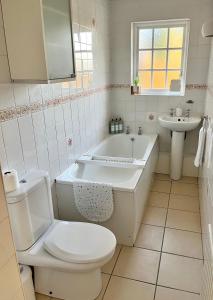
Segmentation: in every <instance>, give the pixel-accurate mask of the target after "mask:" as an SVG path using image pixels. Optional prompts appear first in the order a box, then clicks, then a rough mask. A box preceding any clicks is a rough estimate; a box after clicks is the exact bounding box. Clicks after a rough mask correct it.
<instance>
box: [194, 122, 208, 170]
mask: <svg viewBox="0 0 213 300" xmlns="http://www.w3.org/2000/svg"><path fill="white" fill-rule="evenodd" d="M205 140H206V128H205V126H203V127H202V128H201V129H200V132H199V139H198V147H197V154H196V157H195V160H194V165H195V167H197V168H199V167H200V166H201V165H202V162H203V153H204V145H205Z"/></svg>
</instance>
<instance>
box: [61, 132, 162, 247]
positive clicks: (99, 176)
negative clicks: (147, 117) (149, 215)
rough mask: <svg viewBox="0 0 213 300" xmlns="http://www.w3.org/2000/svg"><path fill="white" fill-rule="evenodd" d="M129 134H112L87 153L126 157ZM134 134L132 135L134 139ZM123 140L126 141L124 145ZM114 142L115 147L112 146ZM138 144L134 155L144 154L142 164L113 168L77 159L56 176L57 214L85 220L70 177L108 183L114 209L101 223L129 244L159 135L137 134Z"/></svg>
mask: <svg viewBox="0 0 213 300" xmlns="http://www.w3.org/2000/svg"><path fill="white" fill-rule="evenodd" d="M131 137H132V136H130V135H128V136H126V135H118V136H112V137H110V138H109V139H107V140H105V141H104V142H103V143H101V144H100V145H99V146H98V147H96V148H95V149H92V150H91V152H89V153H91V154H93V153H94V154H96V155H104V156H106V155H108V154H109V155H110V156H112V155H113V156H114V157H116V156H115V155H117V157H122V155H125V157H128V156H127V155H128V151H126V150H127V149H128V143H129V138H131ZM137 137H138V136H135V138H136V139H137ZM116 138H117V139H118V140H116ZM125 138H126V141H125ZM145 140H146V141H147V142H148V145H143V143H142V141H143V142H145ZM119 142H121V143H122V147H121V146H120V147H118V145H119ZM108 143H109V144H108ZM124 144H125V145H126V146H125V147H126V148H125V149H124ZM113 145H114V147H115V148H116V149H114V150H113ZM135 145H136V144H135ZM137 145H138V149H136V147H135V149H134V151H135V152H134V153H135V155H136V154H137V156H136V157H138V158H139V157H140V158H141V159H144V158H146V161H145V164H144V167H143V168H134V169H133V168H131V167H129V168H128V167H126V168H118V167H116V168H115V167H110V166H99V165H95V164H93V165H88V164H81V163H80V164H77V163H76V164H73V165H72V166H71V167H70V168H68V169H67V170H66V171H65V172H64V173H63V174H61V175H60V176H58V177H57V178H56V194H57V199H58V209H59V218H61V219H62V220H74V221H82V222H87V220H86V219H85V218H84V217H82V216H81V215H80V214H79V212H78V211H77V209H76V206H75V201H74V193H73V187H72V182H73V181H84V180H87V181H88V180H89V181H91V182H100V183H108V184H111V185H112V187H113V198H114V213H113V215H112V217H111V218H110V220H108V221H107V222H104V223H101V224H102V225H103V226H105V227H107V228H109V229H111V230H112V231H113V232H114V234H115V236H116V238H117V241H118V243H120V244H123V245H127V246H132V245H133V244H134V242H135V239H136V237H137V233H138V230H139V228H140V224H141V221H142V217H143V212H144V207H145V205H146V201H147V197H148V194H149V190H150V185H151V182H152V174H153V172H154V170H155V165H156V162H157V159H158V138H157V136H156V135H155V136H153V135H152V136H148V135H146V136H144V137H143V138H142V137H138V142H137ZM119 149H120V150H121V151H120V152H119ZM140 149H141V153H140ZM110 151H111V152H110Z"/></svg>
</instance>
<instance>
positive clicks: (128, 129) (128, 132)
mask: <svg viewBox="0 0 213 300" xmlns="http://www.w3.org/2000/svg"><path fill="white" fill-rule="evenodd" d="M126 134H130V128H129V126H127V127H126Z"/></svg>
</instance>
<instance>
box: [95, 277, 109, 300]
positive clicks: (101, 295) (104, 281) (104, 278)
mask: <svg viewBox="0 0 213 300" xmlns="http://www.w3.org/2000/svg"><path fill="white" fill-rule="evenodd" d="M109 279H110V275H108V274H102V280H103V287H102V290H101V293H100V295H99V296H98V298H96V300H102V299H103V296H104V293H105V291H106V288H107V285H108V282H109Z"/></svg>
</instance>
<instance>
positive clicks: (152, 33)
mask: <svg viewBox="0 0 213 300" xmlns="http://www.w3.org/2000/svg"><path fill="white" fill-rule="evenodd" d="M188 42H189V20H188V19H187V20H168V21H154V22H137V23H132V83H133V81H134V79H136V78H138V80H139V88H140V94H142V95H149V94H150V95H153V94H154V95H184V93H185V80H186V65H187V52H188Z"/></svg>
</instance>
